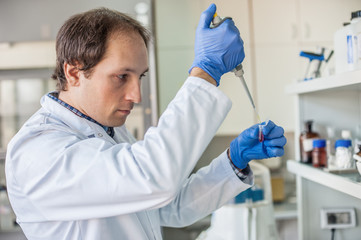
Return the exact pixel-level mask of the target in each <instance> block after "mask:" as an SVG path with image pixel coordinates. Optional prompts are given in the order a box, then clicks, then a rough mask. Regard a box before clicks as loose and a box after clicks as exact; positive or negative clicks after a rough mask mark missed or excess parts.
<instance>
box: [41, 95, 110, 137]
mask: <svg viewBox="0 0 361 240" xmlns="http://www.w3.org/2000/svg"><path fill="white" fill-rule="evenodd" d="M40 104H41V106H42V107H43V108H44V110H46V111H47V112H48V113H50V114H53V115H54V117H55V118H56V119H57V120H59V121H62V122H63V123H64V124H66V125H67V126H69V127H70V128H71V129H74V130H76V131H79V132H80V133H82V134H84V135H85V136H86V137H87V138H91V137H100V138H102V137H108V138H110V139H112V138H111V137H110V136H108V134H107V133H106V131H105V130H104V128H102V127H101V126H100V125H98V124H96V123H93V122H91V121H89V120H87V119H85V118H82V117H79V116H78V115H76V114H75V113H73V112H72V111H70V110H68V109H67V108H65V107H64V106H62V105H60V104H59V103H58V102H56V101H54V100H53V99H51V98H50V97H49V96H47V94H46V95H44V96H43V97H42V98H41V100H40Z"/></svg>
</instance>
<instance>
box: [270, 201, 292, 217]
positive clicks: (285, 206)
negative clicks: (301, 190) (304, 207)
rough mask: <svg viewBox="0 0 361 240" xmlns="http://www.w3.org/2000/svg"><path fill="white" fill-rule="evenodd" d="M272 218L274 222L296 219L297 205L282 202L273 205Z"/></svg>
mask: <svg viewBox="0 0 361 240" xmlns="http://www.w3.org/2000/svg"><path fill="white" fill-rule="evenodd" d="M273 208H274V216H275V219H276V220H287V219H296V218H297V203H296V202H284V203H275V204H273Z"/></svg>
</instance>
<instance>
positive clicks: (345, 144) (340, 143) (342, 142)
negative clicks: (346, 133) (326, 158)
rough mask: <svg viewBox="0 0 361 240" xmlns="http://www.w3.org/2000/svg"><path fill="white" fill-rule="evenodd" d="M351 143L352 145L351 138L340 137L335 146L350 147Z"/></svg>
mask: <svg viewBox="0 0 361 240" xmlns="http://www.w3.org/2000/svg"><path fill="white" fill-rule="evenodd" d="M351 145H352V143H351V140H350V139H339V140H336V142H335V148H337V147H345V148H348V147H351Z"/></svg>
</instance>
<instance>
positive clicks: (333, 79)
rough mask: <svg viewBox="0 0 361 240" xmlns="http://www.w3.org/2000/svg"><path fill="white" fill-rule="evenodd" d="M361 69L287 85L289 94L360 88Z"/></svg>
mask: <svg viewBox="0 0 361 240" xmlns="http://www.w3.org/2000/svg"><path fill="white" fill-rule="evenodd" d="M360 75H361V70H357V71H351V72H346V73H341V74H336V75H332V76H327V77H322V78H317V79H312V80H308V81H302V82H297V83H293V84H290V85H287V86H286V88H285V91H286V93H287V94H305V93H310V92H317V91H324V90H333V89H337V90H342V89H345V90H360V89H361V78H360Z"/></svg>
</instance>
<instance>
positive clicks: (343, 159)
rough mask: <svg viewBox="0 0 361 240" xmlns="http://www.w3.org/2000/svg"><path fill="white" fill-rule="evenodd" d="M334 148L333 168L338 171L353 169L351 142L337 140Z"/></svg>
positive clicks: (348, 140)
mask: <svg viewBox="0 0 361 240" xmlns="http://www.w3.org/2000/svg"><path fill="white" fill-rule="evenodd" d="M335 148H336V154H335V162H334V164H335V167H336V168H339V169H348V168H353V167H354V164H353V160H352V145H351V140H350V139H339V140H337V141H336V143H335Z"/></svg>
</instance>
